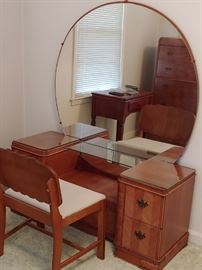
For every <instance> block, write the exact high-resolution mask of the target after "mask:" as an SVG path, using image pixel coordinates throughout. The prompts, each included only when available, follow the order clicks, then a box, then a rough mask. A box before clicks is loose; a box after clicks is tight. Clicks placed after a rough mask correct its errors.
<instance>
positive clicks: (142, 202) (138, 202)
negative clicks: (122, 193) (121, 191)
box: [137, 199, 149, 208]
mask: <svg viewBox="0 0 202 270" xmlns="http://www.w3.org/2000/svg"><path fill="white" fill-rule="evenodd" d="M137 204H138V205H139V207H140V208H145V207H147V206H148V205H149V204H148V202H145V201H144V200H143V199H137Z"/></svg>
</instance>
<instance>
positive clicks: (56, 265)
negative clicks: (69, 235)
mask: <svg viewBox="0 0 202 270" xmlns="http://www.w3.org/2000/svg"><path fill="white" fill-rule="evenodd" d="M62 237H63V232H62V227H58V228H57V229H56V230H54V231H53V259H52V270H60V269H61V256H62V243H63V242H62Z"/></svg>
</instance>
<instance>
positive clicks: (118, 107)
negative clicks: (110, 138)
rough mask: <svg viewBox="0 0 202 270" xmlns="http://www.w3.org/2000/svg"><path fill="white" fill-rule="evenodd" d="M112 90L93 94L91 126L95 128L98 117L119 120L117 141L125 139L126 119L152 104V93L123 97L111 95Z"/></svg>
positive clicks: (138, 93)
mask: <svg viewBox="0 0 202 270" xmlns="http://www.w3.org/2000/svg"><path fill="white" fill-rule="evenodd" d="M110 92H111V91H110V90H107V91H100V92H95V93H92V111H91V117H92V121H91V124H92V125H94V126H95V124H96V121H95V120H96V116H102V117H106V118H111V119H115V120H117V130H116V140H117V141H119V140H122V139H123V131H124V123H125V120H126V117H127V116H128V115H129V114H131V113H134V112H138V111H140V110H141V108H142V107H143V106H144V105H146V104H149V103H151V99H152V92H151V91H138V92H137V91H135V92H134V93H133V92H130V93H123V95H114V94H110Z"/></svg>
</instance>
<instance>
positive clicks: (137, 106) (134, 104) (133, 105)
mask: <svg viewBox="0 0 202 270" xmlns="http://www.w3.org/2000/svg"><path fill="white" fill-rule="evenodd" d="M149 102H150V97H145V98H142V99H139V100H131V101H130V102H129V104H128V111H129V112H130V113H132V112H137V111H140V110H141V108H142V107H143V106H144V105H147V104H149Z"/></svg>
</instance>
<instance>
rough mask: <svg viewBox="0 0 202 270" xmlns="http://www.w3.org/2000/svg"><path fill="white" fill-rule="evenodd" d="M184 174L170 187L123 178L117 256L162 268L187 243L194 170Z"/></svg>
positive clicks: (154, 267)
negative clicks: (154, 185) (156, 186)
mask: <svg viewBox="0 0 202 270" xmlns="http://www.w3.org/2000/svg"><path fill="white" fill-rule="evenodd" d="M178 169H181V167H179V166H178ZM183 177H184V179H181V180H180V181H179V183H178V184H177V185H174V186H173V187H172V188H169V189H168V190H165V189H161V188H159V189H158V188H154V187H151V186H149V185H147V184H146V183H144V184H140V183H139V182H136V181H135V180H129V179H124V178H123V177H122V178H121V179H120V182H119V192H118V206H117V209H118V211H117V229H116V240H115V256H117V257H120V258H122V259H124V260H126V261H128V262H130V263H132V264H135V265H137V266H138V267H140V268H141V269H150V270H160V269H163V267H164V266H165V265H166V264H167V263H168V262H169V261H170V260H171V259H172V258H173V257H174V256H175V255H176V254H177V253H178V252H179V251H180V250H181V249H182V248H183V247H184V246H186V245H187V241H188V226H189V219H190V210H191V202H192V193H193V186H194V177H195V176H194V174H193V170H191V169H190V175H189V174H188V175H183Z"/></svg>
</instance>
